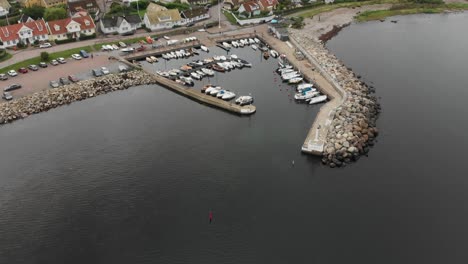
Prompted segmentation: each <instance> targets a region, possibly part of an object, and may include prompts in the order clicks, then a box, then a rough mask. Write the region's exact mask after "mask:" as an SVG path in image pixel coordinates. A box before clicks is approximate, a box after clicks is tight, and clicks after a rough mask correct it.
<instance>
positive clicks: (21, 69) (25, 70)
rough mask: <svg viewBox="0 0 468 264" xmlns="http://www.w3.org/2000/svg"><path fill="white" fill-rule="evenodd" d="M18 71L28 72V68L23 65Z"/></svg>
mask: <svg viewBox="0 0 468 264" xmlns="http://www.w3.org/2000/svg"><path fill="white" fill-rule="evenodd" d="M18 72H21V73H23V74H25V73H28V69H26V68H24V67H21V68H19V69H18Z"/></svg>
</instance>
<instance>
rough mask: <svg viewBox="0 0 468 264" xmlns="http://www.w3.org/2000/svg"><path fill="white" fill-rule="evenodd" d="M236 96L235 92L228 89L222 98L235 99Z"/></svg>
mask: <svg viewBox="0 0 468 264" xmlns="http://www.w3.org/2000/svg"><path fill="white" fill-rule="evenodd" d="M234 97H236V94H235V93H233V92H230V91H226V92H225V93H224V94H223V97H221V99H223V100H231V99H233V98H234Z"/></svg>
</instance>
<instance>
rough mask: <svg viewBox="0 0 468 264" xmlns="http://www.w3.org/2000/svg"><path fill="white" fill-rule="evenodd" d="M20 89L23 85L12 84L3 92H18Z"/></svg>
mask: <svg viewBox="0 0 468 264" xmlns="http://www.w3.org/2000/svg"><path fill="white" fill-rule="evenodd" d="M19 88H21V84H18V83H13V84H10V85H8V86H7V87H5V88H4V89H3V91H5V92H9V91H13V90H16V89H19Z"/></svg>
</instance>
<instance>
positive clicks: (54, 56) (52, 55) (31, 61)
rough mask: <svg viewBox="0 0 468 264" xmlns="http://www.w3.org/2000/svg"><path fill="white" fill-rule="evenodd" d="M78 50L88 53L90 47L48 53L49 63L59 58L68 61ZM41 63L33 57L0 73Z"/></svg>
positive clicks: (37, 58)
mask: <svg viewBox="0 0 468 264" xmlns="http://www.w3.org/2000/svg"><path fill="white" fill-rule="evenodd" d="M80 50H86V51H87V52H90V51H91V47H90V46H85V47H80V48H75V49H70V50H65V51H59V52H54V53H50V54H49V61H51V60H53V59H57V58H60V57H64V58H65V59H68V58H70V56H71V55H72V54H75V53H79V52H80ZM41 61H42V60H41V58H40V57H34V58H31V59H29V60H25V61H21V62H18V63H15V64H12V65H10V66H8V67H5V68H2V69H0V73H6V72H7V71H9V70H18V69H19V68H21V67H28V66H29V65H31V64H36V65H37V64H39V62H41Z"/></svg>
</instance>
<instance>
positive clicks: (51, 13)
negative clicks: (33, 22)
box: [44, 7, 67, 21]
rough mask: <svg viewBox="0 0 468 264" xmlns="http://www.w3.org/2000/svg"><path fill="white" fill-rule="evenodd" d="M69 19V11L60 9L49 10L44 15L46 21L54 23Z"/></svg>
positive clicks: (52, 8)
mask: <svg viewBox="0 0 468 264" xmlns="http://www.w3.org/2000/svg"><path fill="white" fill-rule="evenodd" d="M64 18H67V10H65V9H63V8H60V7H51V8H47V9H46V10H45V13H44V19H45V20H46V21H54V20H59V19H64Z"/></svg>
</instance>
